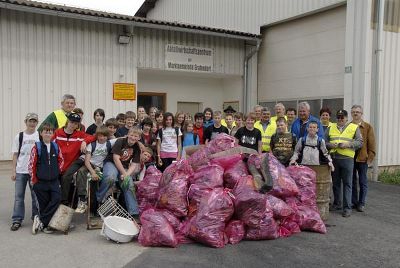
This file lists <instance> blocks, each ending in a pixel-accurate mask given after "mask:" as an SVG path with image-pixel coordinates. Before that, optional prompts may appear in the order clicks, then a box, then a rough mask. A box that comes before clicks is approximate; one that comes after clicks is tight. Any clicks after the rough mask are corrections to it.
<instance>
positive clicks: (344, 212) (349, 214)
mask: <svg viewBox="0 0 400 268" xmlns="http://www.w3.org/2000/svg"><path fill="white" fill-rule="evenodd" d="M342 216H343V217H345V218H348V217H350V216H351V211H350V210H345V211H343V213H342Z"/></svg>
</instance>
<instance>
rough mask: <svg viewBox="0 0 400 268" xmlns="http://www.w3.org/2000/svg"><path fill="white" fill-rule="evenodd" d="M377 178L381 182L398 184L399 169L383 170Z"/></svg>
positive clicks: (399, 182)
mask: <svg viewBox="0 0 400 268" xmlns="http://www.w3.org/2000/svg"><path fill="white" fill-rule="evenodd" d="M378 179H379V181H381V182H383V183H389V184H400V170H397V171H394V172H389V171H386V170H385V171H383V172H382V173H381V174H379V178H378Z"/></svg>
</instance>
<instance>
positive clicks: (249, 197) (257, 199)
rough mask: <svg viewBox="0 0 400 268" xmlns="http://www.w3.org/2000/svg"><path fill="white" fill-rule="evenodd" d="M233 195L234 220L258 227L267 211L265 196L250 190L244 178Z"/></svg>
mask: <svg viewBox="0 0 400 268" xmlns="http://www.w3.org/2000/svg"><path fill="white" fill-rule="evenodd" d="M233 194H234V196H235V199H234V203H235V215H236V218H237V219H239V220H242V221H243V223H244V224H245V225H247V226H252V227H256V226H258V225H259V224H260V222H261V220H262V219H263V217H264V215H265V212H266V210H267V206H266V199H265V196H264V195H263V194H260V193H258V192H256V191H254V190H253V189H251V187H249V185H248V179H247V178H245V177H243V178H241V179H240V180H239V182H238V184H237V185H236V187H235V188H234V190H233Z"/></svg>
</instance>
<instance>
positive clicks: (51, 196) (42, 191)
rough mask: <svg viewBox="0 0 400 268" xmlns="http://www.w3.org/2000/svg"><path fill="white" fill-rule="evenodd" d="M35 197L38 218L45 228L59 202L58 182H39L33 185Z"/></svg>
mask: <svg viewBox="0 0 400 268" xmlns="http://www.w3.org/2000/svg"><path fill="white" fill-rule="evenodd" d="M33 191H34V193H35V195H36V200H37V206H38V211H39V218H40V220H41V221H42V223H43V226H44V227H47V225H48V224H49V222H50V220H51V218H52V217H53V215H54V213H55V212H56V210H57V208H58V206H59V205H60V201H61V191H60V182H59V181H58V180H53V181H40V180H39V182H37V183H35V184H34V185H33Z"/></svg>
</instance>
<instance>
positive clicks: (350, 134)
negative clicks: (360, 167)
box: [329, 123, 358, 158]
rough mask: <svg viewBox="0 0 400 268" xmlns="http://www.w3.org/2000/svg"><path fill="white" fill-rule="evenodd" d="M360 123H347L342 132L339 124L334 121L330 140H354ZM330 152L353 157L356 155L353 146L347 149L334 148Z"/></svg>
mask: <svg viewBox="0 0 400 268" xmlns="http://www.w3.org/2000/svg"><path fill="white" fill-rule="evenodd" d="M357 128H358V125H356V124H353V123H350V124H349V125H347V127H346V128H345V130H344V131H343V132H342V133H340V131H339V129H338V127H337V124H336V123H332V124H331V126H330V128H329V142H330V143H334V144H338V143H342V142H352V141H354V135H355V134H356V131H357ZM330 153H331V154H332V153H338V154H341V155H344V156H348V157H351V158H353V157H354V155H355V151H354V149H352V148H346V149H340V148H334V149H331V150H330Z"/></svg>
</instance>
